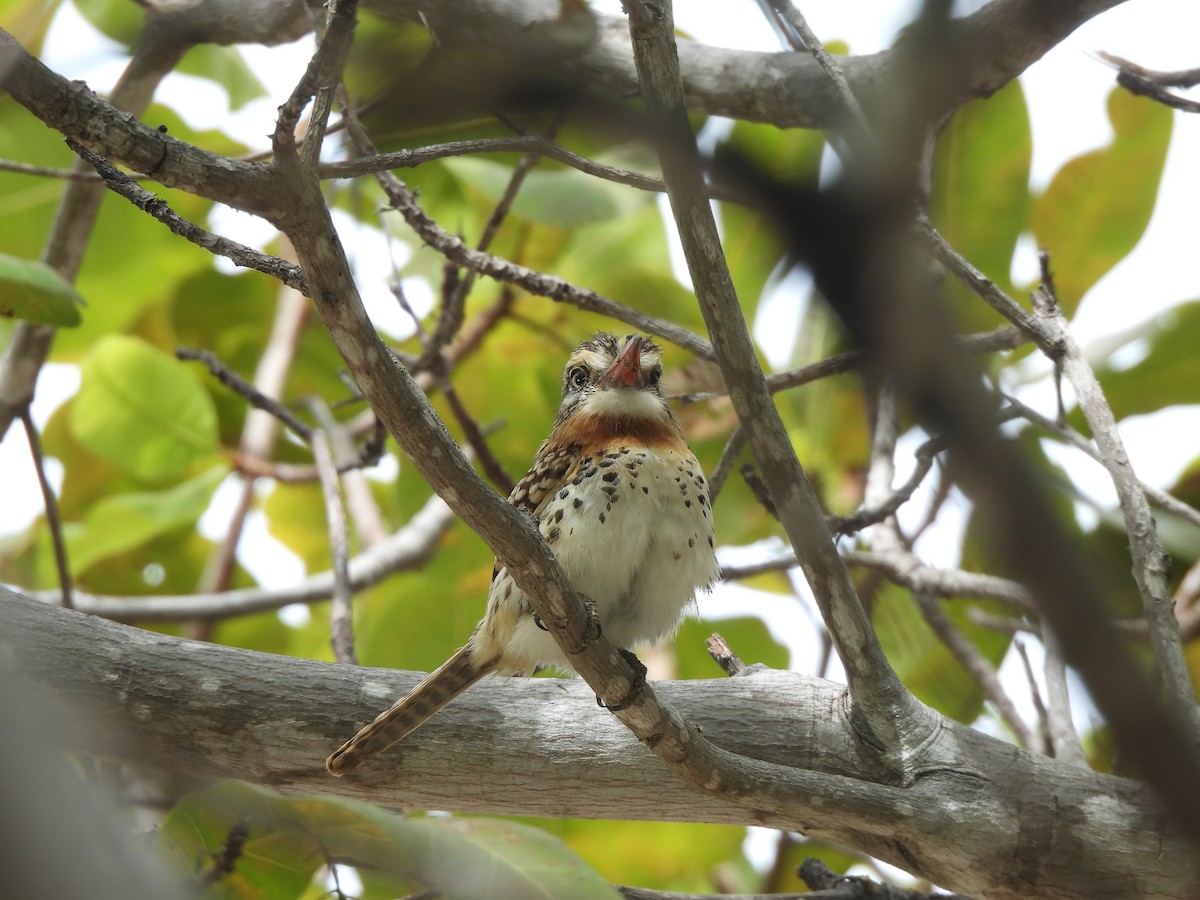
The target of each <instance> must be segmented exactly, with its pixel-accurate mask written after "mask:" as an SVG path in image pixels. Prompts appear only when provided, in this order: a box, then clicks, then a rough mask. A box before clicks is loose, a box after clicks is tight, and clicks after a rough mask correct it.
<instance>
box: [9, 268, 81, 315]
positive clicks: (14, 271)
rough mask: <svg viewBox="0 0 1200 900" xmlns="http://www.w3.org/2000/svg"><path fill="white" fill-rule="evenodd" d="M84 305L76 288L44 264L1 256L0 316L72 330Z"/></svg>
mask: <svg viewBox="0 0 1200 900" xmlns="http://www.w3.org/2000/svg"><path fill="white" fill-rule="evenodd" d="M83 305H84V302H83V296H82V295H81V294H80V293H79V291H77V290H75V287H74V285H72V284H71V282H69V281H67V280H66V279H65V278H63V277H62V276H61V275H60V274H58V272H56V271H54V269H52V268H50V267H49V266H47V265H46V264H45V263H40V262H36V261H34V260H31V259H19V258H18V257H15V256H9V255H8V254H7V253H0V316H4V317H6V318H9V319H24V320H26V321H29V322H40V323H42V324H43V325H58V326H59V327H70V326H74V325H78V324H79V322H80V316H79V307H80V306H83Z"/></svg>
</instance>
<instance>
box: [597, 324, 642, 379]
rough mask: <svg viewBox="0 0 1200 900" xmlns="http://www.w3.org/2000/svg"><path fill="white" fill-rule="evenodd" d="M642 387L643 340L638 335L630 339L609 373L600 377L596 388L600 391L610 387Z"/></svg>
mask: <svg viewBox="0 0 1200 900" xmlns="http://www.w3.org/2000/svg"><path fill="white" fill-rule="evenodd" d="M641 386H642V339H641V338H640V337H637V336H636V335H635V336H634V337H632V338H630V339H629V343H628V344H626V345H625V349H624V350H622V351H621V354H620V355H619V356H618V357H617V358H616V359H615V360H613V364H612V365H611V366H609V367H608V371H607V372H605V373H604V374H603V375H601V376H600V380H599V381H597V382H596V387H597V388H599V389H600V390H604V389H605V388H610V387H632V388H640V387H641Z"/></svg>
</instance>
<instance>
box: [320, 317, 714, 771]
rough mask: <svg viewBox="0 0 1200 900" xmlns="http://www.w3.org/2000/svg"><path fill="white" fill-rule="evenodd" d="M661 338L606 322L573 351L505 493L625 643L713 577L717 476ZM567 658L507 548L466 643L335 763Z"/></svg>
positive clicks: (647, 633)
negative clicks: (680, 417)
mask: <svg viewBox="0 0 1200 900" xmlns="http://www.w3.org/2000/svg"><path fill="white" fill-rule="evenodd" d="M661 358H662V351H661V350H660V349H659V348H658V346H657V345H656V344H654V343H653V342H652V341H650V340H648V339H646V338H642V337H638V336H636V335H629V336H627V337H626V338H624V339H618V338H616V337H614V336H613V335H611V334H605V333H601V334H598V335H596V336H595V337H594V338H592V339H591V340H589V341H586V342H584V343H583V344H581V345H580V346H579V347H578V348H576V350H575V352H574V353H572V354H571V357H570V359H569V360H568V361H567V365H566V368H565V370H564V373H563V399H562V403H561V405H560V407H559V411H558V415H557V417H556V419H555V422H554V427H553V429H552V430H551V432H550V436H549V437H548V438H547V439H546V440H545V441H544V442H543V443H542V446H541V447H540V448H539V449H538V452H537V454H536V456H535V457H534V461H533V465H532V466H531V467H530V469H529V472H527V473H526V475H525V477H524V478H522V479H521V480H520V482H519V483H518V484H517V486H516V487H515V488H514V489H513V492H512V494H511V495H510V496H509V502H510V503H512V504H513V505H514V506H517V507H518V508H521V509H524V510H527V511H528V512H529V513H531V514H532V515H533V517H534V518H535V519H536V520H537V523H538V528H539V530H540V531H541V533H542V536H543V537H544V538H545V540H546V543H547V544H549V546H550V548H551V550H553V552H554V554H555V556H556V557H557V558H558V561H559V564H560V565H561V566H562V568H563V571H564V572H565V573H566V575H567V578H568V579H569V580H570V581H571V584H572V585H573V586H574V587H575V589H576V590H577V591H578V592H579V593H581V594H583V595H585V596H586V597H588V598H590V599H591V601H592V602H593V603H594V604H595V611H596V615H597V618H598V619H599V622H600V624H601V626H602V628H603V630H604V635H605V637H606V638H608V639H609V640H610V641H612V642H613V644H615V645H616V646H618V647H623V648H628V647H631V646H633V645H636V644H643V643H653V642H655V641H658V640H661V639H663V638H665V637H667V636H669V635H670V634H671V633H673V632H674V630H675V628H676V626H677V625H678V623H679V620H680V618H681V617H682V615H683V613H684V610H685V609H686V607H687V606H688V605H689V604H690V603H691V602H692V600H693V598H694V596H695V593H696V591H697V590H698V589H700V588H707V587H708V586H709V585H711V584H712V582H713V581H714V580H715V579H716V577H717V573H718V568H717V562H716V557H715V555H714V552H713V527H712V512H711V505H710V503H709V498H708V485H707V483H706V482H705V480H704V475H703V473H702V471H701V468H700V465H699V463H698V462H697V461H696V458H695V456H693V455H692V452H691V450H689V449H688V446H687V442H686V441H685V440H684V437H683V433H682V432H681V431H680V430H679V426H678V425H677V424H676V422H675V419H674V417H673V416H672V415H671V412H670V409H669V408H668V407H667V404H666V402H665V401H664V400H663V398H662V394H661V392H660V391H659V387H658V382H659V378H660V377H661V373H662V366H661ZM544 666H555V667H560V668H570V663H569V660H568V659H567V657H566V656H565V655H564V654H563V651H562V650H561V648H559V646H558V644H557V643H556V642H555V640H554V638H553V637H552V636H551V635H550V634H549V632H547V631H545V630H544V629H543V628H542V627H541V625H540V623H539V622H538V621H537V619H536V617H535V615H534V611H533V607H532V606H531V605H530V603H529V601H528V599H527V598H526V596H525V594H524V592H523V591H521V589H520V588H519V587H517V585H516V583H515V582H514V581H513V580H512V578H511V577H510V576H509V574H508V571H507V569H505V568H504V567H503V566H502V565H501V564H500V563H499V561H497V563H496V568H495V570H494V571H493V575H492V584H491V588H490V590H489V592H488V602H487V610H486V613H485V615H484V618H483V620H482V621H481V622H480V623H479V625H478V626H477V627H476V629H475V631H474V633H473V634H472V635H471V638H470V640H469V641H468V642H467V645H466V646H465V647H463V648H462V649H461V650H459V651H458V652H457V653H456V654H455V655H454V656H453V657H451V659H450V660H448V661H447V662H446V663H444V664H443V665H442V666H441V667H439V668H438V669H437V670H436V671H434V672H433V673H431V674H430V675H429V676H428V677H427V678H426V679H425V680H424V681H422V682H421V683H420V684H418V685H417V687H415V688H414V689H413V690H412V692H411V693H409V694H408V695H407V696H405V697H404V698H402V699H401V700H400V701H398V702H397V703H396V704H395V705H394V706H392V707H391V708H390V709H388V710H387V711H385V712H384V713H382V714H381V715H380V716H379V717H378V718H377V719H376V720H375V721H374V722H372V723H371V724H370V725H368V726H367V727H366V728H364V729H363V730H362V731H360V732H359V733H358V734H357V735H355V737H354V738H352V739H351V740H350V741H348V742H347V743H346V744H344V745H343V746H342V747H341V748H339V749H338V750H337V751H336V752H335V753H334V754H333V755H331V756H330V758H329V760H328V761H327V763H326V765H327V766H328V768H329V771H330V772H332V773H333V774H335V775H342V774H345V773H346V772H349V771H351V770H352V769H354V768H356V767H357V766H359V765H360V764H361V763H362V762H363V761H365V760H366V759H367V758H368V757H370V756H372V755H374V754H375V753H378V752H380V751H382V750H385V749H386V748H387V747H389V746H391V745H392V744H393V743H395V742H396V741H398V740H400V739H401V738H403V737H404V736H405V735H407V734H408V733H410V732H411V731H413V730H414V729H415V728H417V727H418V726H419V725H421V723H423V722H424V721H425V720H426V719H428V718H429V716H431V715H433V713H435V712H436V711H437V710H438V709H440V708H441V707H442V706H444V705H445V704H446V703H448V702H449V701H450V700H452V699H453V698H454V697H456V696H457V695H458V694H460V693H461V692H462V691H464V690H466V689H467V688H468V687H470V685H472V684H474V683H475V682H476V681H478V680H479V679H480V678H481V677H483V676H484V675H486V674H490V673H496V674H501V675H530V674H532V673H533V672H534V671H535V670H536V669H538V668H541V667H544Z"/></svg>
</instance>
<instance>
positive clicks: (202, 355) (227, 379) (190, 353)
mask: <svg viewBox="0 0 1200 900" xmlns="http://www.w3.org/2000/svg"><path fill="white" fill-rule="evenodd" d="M175 356H176V357H177V358H179V359H183V360H193V361H195V362H202V363H204V364H205V365H206V366H208V370H209V372H211V373H212V375H213V377H214V378H216V379H217V381H219V382H221V384H223V385H225V387H227V388H229V389H230V390H231V391H233V392H234V393H235V394H238V395H239V396H242V397H245V398H246V400H247V401H248V402H249V403H250V405H251V406H253V407H254V408H255V409H260V410H262V411H263V412H265V413H268V414H269V415H271V416H274V417H275V418H276V419H278V420H279V421H280V422H282V423H283V424H284V425H286V426H287V427H288V428H290V429H291V430H292V431H294V432H295V433H296V434H297V436H299V437H301V438H304V440H305V441H309V440H311V439H312V432H313V429H312V426H310V425H306V424H305V423H304V422H302V421H301V420H300V419H299V418H298V417H297V416H296V414H295V413H293V412H292V411H291V410H290V409H288V408H287V407H286V406H284V405H283V404H282V403H280V402H279V401H278V400H275V399H274V398H272V397H268V396H267V395H266V394H264V393H263V392H262V391H260V390H259V389H258V388H256V387H255V386H254V385H252V384H251V383H250V382H248V381H246V379H244V378H242V377H241V376H240V375H238V374H237V373H236V372H234V371H233V370H232V369H230V368H229V367H228V366H227V365H225V363H223V362H222V361H221V360H220V358H218V356H217V355H216V354H215V353H213V352H212V351H211V350H192V349H190V348H188V347H180V348H178V349H177V350H176V351H175Z"/></svg>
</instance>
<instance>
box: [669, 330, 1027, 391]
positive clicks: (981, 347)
mask: <svg viewBox="0 0 1200 900" xmlns="http://www.w3.org/2000/svg"><path fill="white" fill-rule="evenodd" d="M1028 340H1029V338H1027V337H1026V336H1025V335H1023V334H1022V333H1021V331H1020V330H1019V329H1017V328H997V329H996V330H994V331H984V332H980V333H979V334H966V335H961V336H957V337H956V338H955V342H956V343H957V344H959V346H961V347H962V348H963V349H964V350H966V351H967V352H968V353H994V352H996V351H999V350H1015V349H1016V348H1017V347H1019V346H1021V345H1022V344H1024V343H1025V342H1026V341H1028ZM863 358H864V357H863V353H862V351H861V350H850V351H848V352H846V353H839V354H838V355H837V356H831V357H829V358H828V359H822V360H820V361H818V362H815V363H809V364H808V365H804V366H799V367H797V368H795V369H789V370H788V371H786V372H776V373H775V374H773V375H768V376H767V387H768V388H769V389H770V391H771V393H772V394H775V393H778V392H779V391H786V390H788V389H790V388H794V387H801V386H802V385H806V384H811V383H812V382H814V381H820V380H821V379H823V378H830V377H832V376H834V375H841V374H843V373H844V372H852V371H854V370H855V369H857V368H858V367H859V366H860V365H861V364H862V361H863ZM728 394H729V392H728V391H695V392H692V393H687V394H676V395H674V397H673V398H672V399H675V400H678V401H680V402H681V403H696V402H698V401H700V400H712V399H714V398H716V397H725V396H728Z"/></svg>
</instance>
